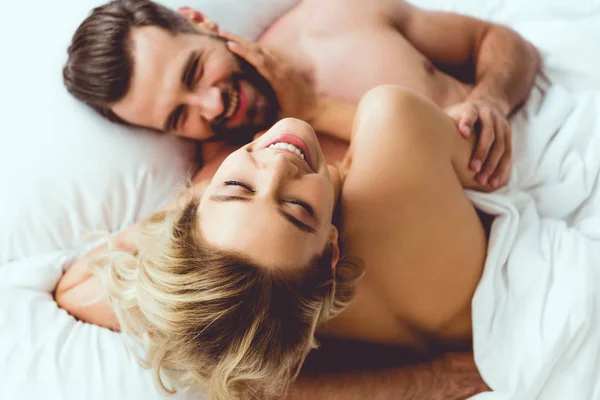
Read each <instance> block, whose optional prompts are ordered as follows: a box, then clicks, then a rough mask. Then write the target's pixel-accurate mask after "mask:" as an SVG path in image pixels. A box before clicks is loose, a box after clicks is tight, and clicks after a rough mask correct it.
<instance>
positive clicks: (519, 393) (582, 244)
mask: <svg viewBox="0 0 600 400" xmlns="http://www.w3.org/2000/svg"><path fill="white" fill-rule="evenodd" d="M599 113H600V92H591V91H590V92H578V93H576V94H574V93H570V92H569V91H567V90H566V89H564V88H562V87H560V86H558V85H551V86H549V85H547V84H546V83H545V82H544V81H543V80H542V79H538V84H537V86H536V88H535V89H534V92H533V93H532V96H531V99H530V100H529V102H528V104H527V107H525V108H524V110H522V111H521V112H520V113H519V114H518V115H517V116H515V118H514V128H515V134H514V140H513V142H514V146H515V166H514V175H513V179H512V182H511V186H510V188H508V189H506V190H503V191H502V192H500V193H496V194H489V195H487V194H481V193H470V196H471V198H472V200H473V201H474V202H475V203H476V204H477V205H478V206H479V207H480V208H482V209H484V210H485V211H487V212H490V213H492V214H495V215H498V218H497V219H496V221H495V223H494V226H493V228H492V235H491V239H490V245H489V255H488V259H487V262H486V266H485V271H484V274H483V277H482V280H481V282H480V284H479V287H478V289H477V291H476V294H475V297H474V300H473V327H474V332H473V334H474V349H475V359H476V362H477V365H478V368H479V370H480V372H481V375H482V376H483V378H484V380H485V381H486V382H487V383H488V385H489V386H490V387H491V388H492V389H493V390H494V393H487V394H482V395H480V396H478V398H486V399H487V398H493V399H534V398H540V399H557V400H558V399H596V398H600V363H599V362H598V360H599V358H598V356H599V355H600V354H599V351H600V347H599V344H600V322H599V317H600V314H599V313H600V307H599V305H600V296H599V293H600V290H599V289H600V288H599V283H600V280H599V279H598V278H599V276H598V275H599V271H600V120H599V119H598V114H599Z"/></svg>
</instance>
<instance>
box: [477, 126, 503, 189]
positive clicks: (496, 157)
mask: <svg viewBox="0 0 600 400" xmlns="http://www.w3.org/2000/svg"><path fill="white" fill-rule="evenodd" d="M494 122H495V123H494V137H495V140H494V144H493V146H492V148H491V150H490V152H489V154H488V156H487V159H486V161H485V166H484V168H483V171H482V172H481V173H480V174H479V178H481V180H482V181H484V182H480V183H487V182H488V179H489V178H490V177H491V176H492V174H494V172H496V168H497V167H498V164H499V163H500V160H501V159H502V157H503V156H504V152H505V150H506V149H505V144H504V141H505V140H506V129H507V127H506V125H505V124H504V123H503V120H502V119H501V118H497V117H496V118H494ZM489 182H490V186H491V181H489Z"/></svg>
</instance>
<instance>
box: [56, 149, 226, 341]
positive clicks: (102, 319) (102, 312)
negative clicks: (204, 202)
mask: <svg viewBox="0 0 600 400" xmlns="http://www.w3.org/2000/svg"><path fill="white" fill-rule="evenodd" d="M213 150H214V151H213V152H212V153H211V157H210V158H209V160H208V161H207V163H206V165H205V166H204V167H203V168H202V169H201V170H200V171H199V172H198V173H197V174H196V175H195V176H194V178H193V179H192V188H193V189H192V190H194V191H197V192H198V193H200V192H201V191H202V189H203V187H204V182H205V181H206V180H208V179H210V178H211V177H212V175H214V173H215V171H216V169H217V168H218V166H219V165H220V164H221V162H222V161H223V160H224V159H225V157H227V156H228V155H229V153H231V151H232V150H233V148H232V147H230V146H226V145H223V146H222V147H221V148H219V149H213ZM173 204H174V203H171V204H169V205H167V206H166V207H163V208H162V209H161V210H163V211H164V210H168V209H169V208H170V207H172V206H173ZM137 229H138V224H135V225H132V226H131V227H129V228H128V229H127V230H125V231H123V232H121V233H119V234H117V235H115V236H114V238H113V248H114V250H120V251H125V252H129V253H133V252H134V251H135V250H136V245H135V234H136V232H137ZM107 251H108V245H106V244H105V245H102V246H99V247H97V248H95V249H93V250H91V251H90V252H88V253H87V254H85V255H84V256H82V257H80V258H78V259H77V260H75V261H74V262H73V264H72V265H71V266H70V267H69V269H68V270H67V272H65V274H64V275H63V277H62V278H61V279H60V281H59V282H58V285H57V287H56V290H55V291H54V298H55V300H56V303H57V304H58V306H59V307H61V308H63V309H65V310H66V311H67V312H68V313H69V314H71V315H72V316H74V317H75V318H77V319H79V320H81V321H84V322H89V323H92V324H95V325H99V326H103V327H106V328H109V329H113V330H118V329H119V323H118V321H117V318H116V315H115V313H114V312H113V310H112V309H111V307H110V305H109V304H108V303H107V302H106V301H105V300H103V299H101V298H99V296H100V291H99V289H100V286H99V285H100V282H99V280H98V277H97V276H96V275H94V273H93V272H92V270H91V264H92V263H93V262H95V259H96V258H97V257H99V256H102V255H103V254H105V253H106V252H107Z"/></svg>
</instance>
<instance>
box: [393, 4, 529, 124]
mask: <svg viewBox="0 0 600 400" xmlns="http://www.w3.org/2000/svg"><path fill="white" fill-rule="evenodd" d="M388 8H389V16H390V18H391V20H392V23H393V24H394V26H396V28H397V29H398V30H399V31H400V32H401V33H402V34H403V36H404V37H405V38H406V39H407V40H408V41H409V42H410V43H411V44H412V45H413V46H414V47H415V48H416V49H417V50H419V51H420V52H421V53H422V54H423V55H424V56H425V57H427V58H429V59H430V60H431V61H432V62H433V63H434V64H437V65H440V66H445V67H449V68H452V69H459V68H460V69H467V70H469V69H471V70H473V71H474V84H475V86H474V88H473V91H472V93H471V94H470V95H469V96H468V99H470V100H477V99H484V100H489V99H493V100H494V101H495V102H496V103H497V105H498V107H499V108H500V109H501V110H502V112H503V113H504V114H505V115H508V114H509V113H510V112H512V111H513V110H514V109H515V108H516V107H517V106H519V105H520V104H522V103H523V102H524V101H525V99H526V98H527V96H528V94H529V91H530V90H531V87H532V85H533V79H534V77H535V73H536V71H537V70H538V68H539V64H540V57H539V54H538V51H537V50H536V48H535V47H534V46H533V45H532V44H531V43H529V42H527V41H526V40H524V39H523V38H522V37H521V36H520V35H519V34H518V33H516V32H515V31H513V30H511V29H509V28H507V27H504V26H501V25H498V24H494V23H492V22H488V21H482V20H479V19H476V18H472V17H468V16H464V15H459V14H453V13H446V12H437V11H427V10H422V9H419V8H417V7H414V6H412V5H410V4H408V3H406V2H405V1H402V0H389V6H388Z"/></svg>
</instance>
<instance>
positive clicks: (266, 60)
mask: <svg viewBox="0 0 600 400" xmlns="http://www.w3.org/2000/svg"><path fill="white" fill-rule="evenodd" d="M219 35H220V36H221V37H223V38H225V39H227V40H228V42H227V47H229V49H230V50H231V51H232V52H233V53H235V54H237V55H238V56H240V57H242V58H244V59H245V60H246V61H248V62H249V63H250V64H251V65H253V66H254V67H255V68H256V69H257V70H258V72H259V73H260V74H261V75H262V76H264V77H265V79H267V81H269V83H270V84H271V86H272V87H273V90H274V91H275V95H276V96H277V100H278V101H279V106H280V117H281V118H284V117H294V118H298V119H302V120H304V121H306V122H308V123H312V122H313V121H314V120H315V118H316V117H317V114H318V108H319V107H318V102H319V96H317V94H316V93H315V92H314V90H313V87H312V85H311V84H310V83H309V81H308V79H307V78H306V77H305V76H304V75H303V74H302V73H301V72H300V71H298V70H297V69H295V68H294V67H293V66H292V65H291V64H290V63H288V62H287V61H285V60H284V59H283V58H281V57H280V56H279V55H278V54H277V53H276V52H275V51H273V50H272V49H269V48H267V47H265V46H262V45H260V44H258V43H253V42H250V41H247V40H245V39H242V38H241V37H239V36H236V35H234V34H232V33H229V32H226V31H223V30H220V31H219Z"/></svg>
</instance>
